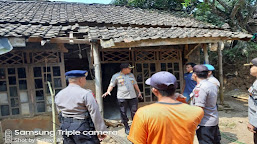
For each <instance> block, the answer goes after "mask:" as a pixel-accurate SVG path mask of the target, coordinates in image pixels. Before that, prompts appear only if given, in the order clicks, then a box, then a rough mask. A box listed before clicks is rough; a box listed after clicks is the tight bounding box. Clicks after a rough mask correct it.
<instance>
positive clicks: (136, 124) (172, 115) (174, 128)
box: [128, 71, 204, 144]
mask: <svg viewBox="0 0 257 144" xmlns="http://www.w3.org/2000/svg"><path fill="white" fill-rule="evenodd" d="M176 81H177V79H176V77H175V76H174V75H173V74H171V73H169V72H165V71H161V72H158V73H156V74H154V75H153V76H152V77H151V78H149V79H147V80H146V82H145V83H146V84H147V85H151V87H152V89H151V90H152V92H153V94H154V95H155V96H156V97H157V98H158V102H157V103H154V104H151V105H147V106H144V107H142V108H140V109H138V111H137V112H136V115H135V117H134V120H133V123H132V126H131V130H130V133H129V136H128V139H129V140H130V141H131V142H132V143H135V144H146V143H149V144H168V143H172V144H193V141H194V136H195V130H196V128H197V126H198V124H199V123H200V122H201V119H202V118H203V115H204V112H203V110H202V109H201V108H199V107H196V106H190V105H188V104H184V103H181V102H179V101H178V98H180V99H181V100H182V99H183V98H184V101H185V97H184V96H182V95H181V94H175V91H176Z"/></svg>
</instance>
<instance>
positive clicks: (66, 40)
mask: <svg viewBox="0 0 257 144" xmlns="http://www.w3.org/2000/svg"><path fill="white" fill-rule="evenodd" d="M50 43H68V44H69V43H70V39H69V38H68V37H58V38H52V39H51V40H50ZM73 44H89V45H90V44H91V43H90V41H89V40H88V39H73Z"/></svg>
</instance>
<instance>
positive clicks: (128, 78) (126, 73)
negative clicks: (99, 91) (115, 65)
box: [103, 63, 142, 134]
mask: <svg viewBox="0 0 257 144" xmlns="http://www.w3.org/2000/svg"><path fill="white" fill-rule="evenodd" d="M132 68H134V67H132V66H131V65H130V64H128V63H122V64H121V65H120V69H121V71H120V72H118V73H116V74H114V75H113V76H112V79H111V82H110V85H109V87H108V89H107V92H106V93H104V94H103V97H106V96H107V95H111V91H112V90H113V88H114V87H115V86H116V85H118V90H117V99H118V104H119V108H120V114H121V118H122V123H123V124H124V126H125V133H126V134H129V129H130V128H129V126H128V117H127V107H129V109H130V111H131V118H132V120H133V117H134V115H135V113H136V111H137V109H138V100H137V95H138V97H139V98H142V95H141V92H140V90H139V87H138V85H137V81H136V79H135V77H134V75H133V74H132V73H131V69H132ZM135 89H136V91H137V93H136V91H135Z"/></svg>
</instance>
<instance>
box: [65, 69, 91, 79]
mask: <svg viewBox="0 0 257 144" xmlns="http://www.w3.org/2000/svg"><path fill="white" fill-rule="evenodd" d="M87 74H88V71H86V70H71V71H68V72H66V73H65V76H66V77H67V78H76V77H86V76H87Z"/></svg>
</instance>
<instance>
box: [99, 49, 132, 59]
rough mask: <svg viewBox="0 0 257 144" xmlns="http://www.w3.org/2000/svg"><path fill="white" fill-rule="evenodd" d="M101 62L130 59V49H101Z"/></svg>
mask: <svg viewBox="0 0 257 144" xmlns="http://www.w3.org/2000/svg"><path fill="white" fill-rule="evenodd" d="M101 56H102V57H101V61H102V62H124V61H126V62H127V61H131V55H130V51H102V52H101Z"/></svg>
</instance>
